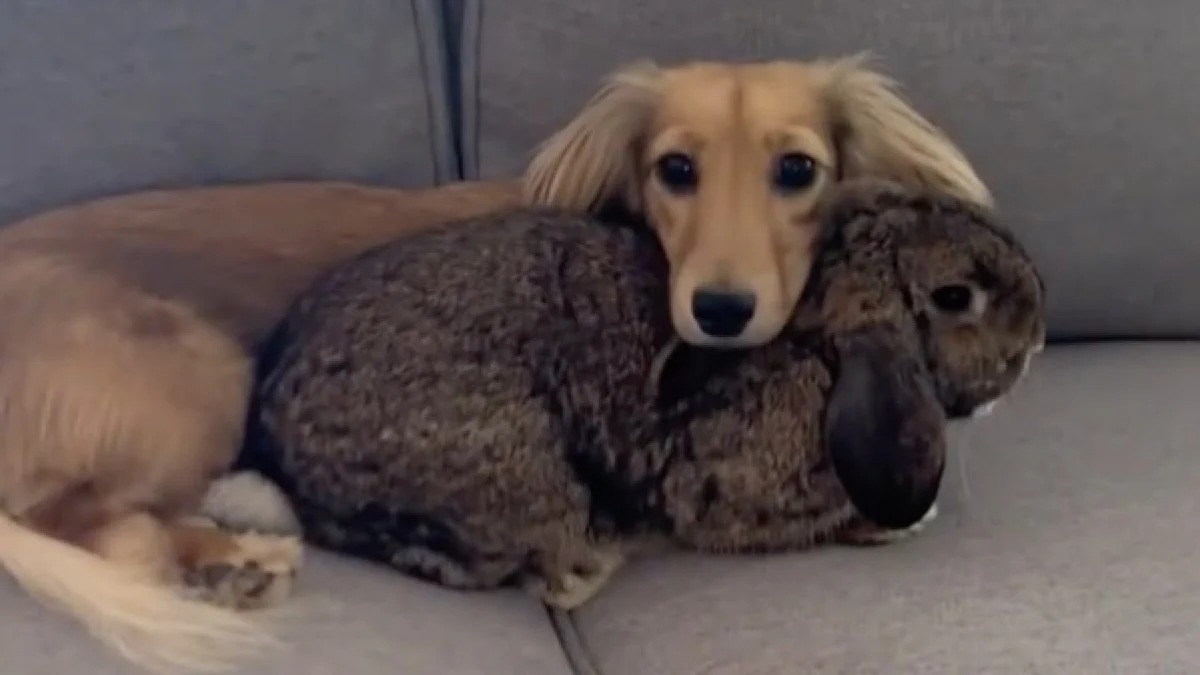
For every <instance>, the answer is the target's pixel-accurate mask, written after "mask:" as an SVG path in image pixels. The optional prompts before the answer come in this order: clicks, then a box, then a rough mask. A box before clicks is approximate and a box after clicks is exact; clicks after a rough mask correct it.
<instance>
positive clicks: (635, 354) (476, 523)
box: [247, 182, 1045, 607]
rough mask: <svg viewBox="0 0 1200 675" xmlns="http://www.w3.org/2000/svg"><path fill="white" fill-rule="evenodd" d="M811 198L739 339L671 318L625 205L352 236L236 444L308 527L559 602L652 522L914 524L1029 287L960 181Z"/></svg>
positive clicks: (1026, 334) (274, 366) (665, 538)
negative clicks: (772, 282)
mask: <svg viewBox="0 0 1200 675" xmlns="http://www.w3.org/2000/svg"><path fill="white" fill-rule="evenodd" d="M827 211H828V213H827V217H826V218H825V229H824V234H823V239H822V242H821V245H820V253H819V257H818V260H817V265H816V266H815V268H814V271H813V273H812V276H811V279H810V280H809V286H808V290H807V291H806V295H805V297H804V298H802V300H801V303H800V305H799V307H798V308H797V310H796V311H795V312H794V313H793V318H792V321H791V324H790V326H789V327H788V328H787V329H786V330H785V331H784V333H783V334H782V335H781V336H780V337H779V338H778V339H776V340H774V341H772V342H770V343H768V344H767V345H765V346H763V347H760V348H757V349H753V350H742V351H718V350H705V349H702V348H696V347H690V346H687V345H684V344H681V343H680V342H679V341H678V340H677V339H675V338H674V337H673V331H672V329H671V324H670V319H669V312H668V311H667V308H666V302H667V299H666V296H667V287H668V278H667V275H668V272H667V269H666V266H665V264H664V262H663V256H662V253H661V251H660V249H659V248H658V244H657V242H656V239H655V238H654V237H653V236H651V235H650V234H649V233H648V232H646V231H644V230H642V229H639V228H638V227H627V226H619V225H615V224H612V223H601V222H597V221H595V220H588V219H584V218H577V217H568V216H563V215H555V214H551V213H547V212H537V211H519V212H512V213H509V214H507V215H503V216H495V217H489V218H488V219H487V220H489V221H490V222H488V223H487V224H486V225H483V226H481V223H479V222H473V223H472V224H469V225H463V224H456V225H450V226H447V227H444V228H441V229H439V230H437V231H434V232H428V233H422V234H418V235H416V236H414V237H409V238H406V239H405V240H404V241H401V242H397V243H395V244H391V245H388V246H385V247H383V248H380V249H377V250H375V251H372V252H370V253H368V254H367V255H365V256H363V257H361V258H359V259H357V260H356V261H353V262H352V263H350V264H347V265H344V266H342V267H340V268H339V269H337V270H335V271H333V272H332V273H330V274H329V275H328V276H326V277H325V278H324V279H322V280H321V281H319V282H318V283H317V284H316V285H315V286H314V287H313V288H312V289H310V290H309V291H308V292H307V293H306V294H304V295H303V296H302V297H301V298H300V299H299V300H298V302H297V304H296V305H295V306H294V308H293V310H292V311H291V312H290V314H289V316H288V317H287V318H286V320H285V321H284V322H283V324H282V325H281V327H280V329H279V331H278V332H277V334H276V336H275V338H274V340H273V341H272V343H271V346H270V349H269V352H268V353H267V354H266V356H265V357H264V358H263V360H262V364H261V367H262V370H261V373H260V376H261V382H260V384H261V386H260V388H259V392H258V399H257V402H256V406H255V410H254V411H253V412H252V418H251V425H250V426H251V430H252V432H251V437H250V444H251V445H250V446H249V447H250V450H249V452H248V454H247V457H248V458H249V460H248V462H249V465H250V466H253V467H254V468H258V469H260V470H263V471H265V472H267V473H268V475H270V476H271V477H273V478H274V479H275V480H277V481H279V482H280V483H281V485H282V486H283V487H284V488H285V490H286V491H287V493H288V494H289V496H290V497H291V498H292V499H293V500H294V504H295V506H296V508H297V511H298V513H299V515H300V518H301V521H302V522H303V524H304V527H305V529H306V530H307V536H308V537H309V538H310V539H311V540H313V541H314V542H315V543H317V544H319V545H323V546H327V547H330V548H333V549H337V550H342V551H346V552H350V553H354V554H357V555H360V556H365V557H369V558H374V559H378V560H382V561H385V562H388V563H390V564H392V565H394V566H396V567H398V568H400V569H402V570H404V571H406V572H409V573H411V574H414V575H418V576H421V577H424V578H428V579H432V580H436V581H437V582H440V583H442V584H445V585H448V586H454V587H460V588H490V587H495V586H499V585H503V584H507V583H510V582H519V583H522V584H525V585H527V586H530V587H532V588H533V589H535V590H536V591H537V592H538V593H539V594H540V595H541V596H542V597H543V598H544V599H545V600H547V601H548V602H550V603H552V604H555V605H558V606H560V607H573V606H577V605H579V604H581V603H582V602H584V601H586V600H587V599H588V598H589V597H591V595H592V594H593V593H594V592H595V591H596V590H598V589H599V587H600V586H601V585H602V584H603V582H604V581H605V580H606V579H607V578H608V576H609V575H610V574H611V573H612V571H613V570H615V569H616V568H617V567H619V565H620V563H621V561H622V560H623V559H624V557H625V556H626V555H627V554H628V553H630V552H631V551H633V550H636V549H638V548H640V547H642V546H645V545H648V544H649V543H651V542H656V541H657V542H672V543H674V544H676V545H682V546H684V547H688V548H692V549H697V550H702V551H713V552H765V551H782V550H789V549H797V548H803V547H806V546H809V545H811V544H813V543H815V542H818V541H822V540H829V539H836V538H838V537H839V536H840V534H842V533H856V534H855V535H854V536H855V537H856V538H858V539H859V540H861V534H862V533H863V532H864V531H865V532H876V533H883V532H886V531H892V530H901V529H904V528H907V527H909V526H912V525H914V524H915V523H917V522H918V521H919V520H920V519H921V518H922V516H924V515H925V514H926V513H927V512H928V511H929V510H930V509H931V507H932V506H933V505H934V501H935V497H936V495H937V492H938V487H939V484H940V480H941V474H942V471H943V466H944V458H945V440H944V424H945V419H946V418H947V416H949V417H957V416H963V415H967V414H970V413H971V412H972V411H974V410H976V409H978V408H980V406H983V405H985V404H988V403H990V402H992V401H994V400H995V399H997V398H998V397H1000V396H1002V395H1004V394H1005V393H1006V392H1008V391H1009V390H1010V389H1011V387H1012V386H1013V385H1014V384H1015V383H1016V381H1017V380H1018V379H1019V378H1020V376H1021V375H1022V374H1023V373H1024V370H1025V368H1026V367H1027V365H1028V361H1029V359H1030V358H1031V356H1032V355H1033V354H1034V353H1035V352H1036V351H1037V349H1038V348H1040V345H1041V343H1042V341H1043V339H1044V330H1045V329H1044V323H1043V318H1042V307H1043V302H1044V299H1043V294H1044V288H1043V285H1042V281H1041V279H1040V277H1039V276H1038V273H1037V271H1036V269H1035V267H1034V264H1033V262H1032V261H1031V259H1030V258H1029V257H1028V256H1027V255H1026V254H1025V252H1024V251H1023V250H1022V248H1021V247H1020V245H1019V244H1018V243H1017V242H1016V241H1015V240H1014V238H1013V237H1012V236H1011V235H1010V234H1008V233H1007V232H1006V231H1004V230H1002V229H1000V228H998V227H997V226H996V225H995V224H993V223H992V222H991V216H990V214H989V213H987V212H984V211H982V210H979V209H978V208H977V207H973V206H970V205H968V204H966V203H965V202H961V201H956V200H953V199H951V198H949V197H943V196H936V195H932V194H926V193H911V192H904V191H902V190H901V189H900V188H898V187H895V186H893V185H890V184H881V183H874V182H872V183H860V184H847V187H846V188H845V190H844V191H843V193H842V194H841V196H840V197H838V198H837V199H836V201H835V202H834V203H833V204H832V205H831V206H830V207H829V208H828V210H827ZM948 285H958V286H959V288H957V289H951V290H946V289H945V288H944V287H946V286H948ZM935 288H941V289H942V290H940V291H938V292H937V293H933V292H934V289H935ZM955 293H957V294H958V296H959V297H957V299H956V298H955V297H953V296H954V294H955ZM964 293H965V294H966V295H965V296H964V295H963V294H964ZM931 294H932V295H931ZM935 296H936V297H939V298H940V302H942V303H943V304H944V305H947V306H949V307H955V305H956V304H957V305H958V306H959V307H960V308H962V311H961V312H959V313H953V312H947V311H945V310H939V309H937V304H936V303H935V300H934V299H932V298H933V297H935ZM964 298H965V300H966V301H967V302H966V303H965V305H964V303H963V302H962V301H963V300H964Z"/></svg>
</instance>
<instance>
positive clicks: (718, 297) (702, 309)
mask: <svg viewBox="0 0 1200 675" xmlns="http://www.w3.org/2000/svg"><path fill="white" fill-rule="evenodd" d="M755 302H756V301H755V297H754V294H753V293H745V292H742V291H733V290H724V289H722V290H717V289H711V288H707V289H706V288H701V289H698V290H697V291H696V292H695V293H693V294H692V316H693V317H695V319H696V324H697V325H698V326H700V330H702V331H704V332H705V333H706V334H707V335H709V336H710V337H715V338H731V337H737V336H738V335H740V334H741V332H742V331H743V330H745V329H746V325H747V324H748V323H750V319H751V318H753V317H754V305H755Z"/></svg>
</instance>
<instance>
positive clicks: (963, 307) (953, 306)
mask: <svg viewBox="0 0 1200 675" xmlns="http://www.w3.org/2000/svg"><path fill="white" fill-rule="evenodd" d="M930 297H931V298H932V299H933V304H935V305H937V308H938V309H940V310H941V311H943V312H945V313H947V314H963V313H965V312H967V311H969V310H970V309H971V307H972V305H973V304H974V302H973V301H974V299H975V292H974V291H972V290H971V287H970V286H966V285H963V284H949V285H946V286H939V287H938V288H935V289H933V292H932V293H930Z"/></svg>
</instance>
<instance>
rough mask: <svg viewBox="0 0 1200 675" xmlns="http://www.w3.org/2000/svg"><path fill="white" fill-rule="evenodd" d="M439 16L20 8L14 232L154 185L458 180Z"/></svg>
mask: <svg viewBox="0 0 1200 675" xmlns="http://www.w3.org/2000/svg"><path fill="white" fill-rule="evenodd" d="M438 6H439V3H437V2H435V1H433V0H414V1H413V2H393V1H392V0H355V2H354V3H352V5H345V4H343V3H336V2H335V3H330V2H324V1H323V0H255V1H254V2H244V1H243V0H205V1H204V2H192V1H191V0H88V1H87V2H40V1H38V0H6V1H5V2H2V3H0V102H2V104H0V105H2V107H0V109H2V110H3V113H2V116H0V223H6V222H11V221H13V220H15V219H16V218H18V217H20V216H24V215H28V214H30V213H33V212H36V211H40V210H44V209H47V208H50V207H53V206H59V205H62V204H65V203H69V202H76V201H81V200H84V199H88V198H91V197H95V196H100V195H108V194H113V193H118V192H126V191H132V190H138V189H145V188H151V187H168V186H184V185H194V184H202V183H214V182H243V181H253V180H284V179H322V178H326V179H340V180H357V181H363V182H370V183H380V184H388V185H402V186H410V185H425V184H430V183H434V182H438V181H440V180H445V179H448V178H450V177H451V176H452V175H455V173H456V170H455V168H454V166H453V165H454V160H453V156H452V155H453V141H452V139H451V138H450V135H451V134H452V130H451V123H450V119H449V116H448V114H447V111H446V105H447V102H446V96H445V94H446V89H445V73H444V72H441V71H442V69H444V67H445V63H444V58H441V57H442V56H444V46H443V44H442V42H441V40H440V37H441V33H440V26H439V24H438V20H439V18H440V14H439V12H438V10H439V7H438ZM351 7H352V8H351ZM418 33H420V35H419V34H418ZM426 70H428V71H430V72H426Z"/></svg>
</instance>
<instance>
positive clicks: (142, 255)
mask: <svg viewBox="0 0 1200 675" xmlns="http://www.w3.org/2000/svg"><path fill="white" fill-rule="evenodd" d="M865 175H874V176H878V177H881V178H885V179H890V180H893V181H896V182H898V183H901V184H909V185H915V186H920V187H933V188H937V189H940V190H944V191H946V192H947V193H950V194H953V195H956V196H959V197H963V198H966V199H969V200H973V201H976V202H980V203H987V204H990V202H991V196H990V194H989V193H988V190H987V189H986V188H985V186H984V185H983V183H982V181H981V180H980V178H979V177H978V176H977V175H976V173H975V171H974V170H973V169H972V167H971V165H970V164H969V162H968V161H967V159H966V158H965V156H964V154H963V153H962V152H961V151H960V150H959V149H958V148H957V147H956V146H955V145H954V143H952V142H951V140H950V139H949V138H948V137H947V135H946V134H945V133H944V132H943V131H941V130H940V129H939V128H938V127H937V126H935V125H934V124H933V123H932V122H930V121H929V120H927V119H926V118H925V117H923V116H922V115H921V114H919V113H918V112H916V111H915V110H914V109H913V108H912V107H911V106H910V105H909V104H908V103H907V102H905V101H904V100H903V99H902V97H901V95H900V93H899V90H898V87H897V85H896V84H895V83H894V82H893V81H892V80H890V79H889V78H887V77H885V76H884V75H882V74H880V73H879V72H877V71H875V70H873V69H872V68H870V67H869V64H868V63H867V61H866V59H865V57H859V56H856V57H848V58H840V59H828V60H817V61H809V62H759V63H743V64H733V63H687V64H682V65H677V66H672V67H660V66H657V65H654V64H649V63H638V64H633V65H631V66H628V67H626V68H622V69H619V70H617V71H615V72H614V73H612V74H611V75H610V76H609V77H607V78H606V79H605V81H604V82H603V84H602V86H601V87H600V88H599V90H598V91H597V92H596V93H595V95H594V96H593V97H592V98H591V100H589V101H588V102H586V104H585V105H584V106H583V108H582V110H580V111H578V114H577V115H576V116H575V117H574V119H572V120H571V121H569V122H568V123H567V124H566V125H565V126H564V127H562V128H561V129H560V130H559V131H557V132H556V133H554V134H552V135H551V136H550V137H549V138H548V139H547V140H546V141H545V142H544V143H543V144H541V145H540V146H539V147H538V148H537V149H536V151H535V153H534V155H533V157H532V159H531V162H530V164H529V167H528V170H527V171H526V173H525V174H524V176H522V177H521V179H520V180H514V181H478V182H468V183H461V184H455V185H450V186H444V187H437V188H428V189H420V190H393V189H384V188H369V187H364V186H356V185H349V184H341V183H272V184H263V185H250V186H220V187H203V188H190V189H181V190H164V191H153V192H144V193H139V194H132V195H126V196H119V197H111V198H107V199H101V200H97V201H93V202H90V203H86V204H81V205H76V206H72V207H66V208H62V209H59V210H55V211H50V212H48V213H45V214H42V215H39V216H35V217H32V218H29V219H27V220H25V221H23V222H20V223H17V224H14V225H11V226H9V227H7V228H4V229H3V230H2V231H0V511H2V513H0V566H3V567H4V568H5V569H6V570H7V571H8V572H9V573H10V574H11V575H12V576H13V577H15V578H16V580H17V581H18V583H20V584H21V585H22V586H23V587H25V588H27V589H28V590H29V591H31V592H32V593H34V594H35V595H36V596H38V597H40V598H43V599H45V600H46V601H47V602H49V603H51V604H54V605H57V606H59V607H62V608H63V609H65V610H66V611H67V612H68V613H69V614H71V615H73V616H75V617H76V618H78V619H79V620H80V621H81V622H82V623H83V624H84V625H86V626H87V627H88V628H90V629H91V631H92V632H93V633H94V634H95V635H96V636H97V637H99V638H100V639H102V640H103V641H105V642H107V643H108V644H110V645H111V646H113V647H114V648H116V649H117V650H118V651H119V652H120V653H121V654H123V655H125V656H126V657H128V658H129V659H131V660H132V661H134V662H136V663H139V664H141V665H144V666H147V667H150V668H174V669H191V670H199V669H209V668H212V667H220V666H223V665H227V664H231V663H235V662H237V661H238V660H240V659H241V658H243V657H245V656H247V655H250V654H254V653H259V652H261V651H262V650H263V648H264V646H265V645H267V644H269V643H270V642H271V636H270V635H269V632H268V631H267V629H266V628H265V627H264V626H263V625H262V624H261V623H260V622H258V621H256V620H253V618H252V616H251V615H249V614H247V613H245V612H242V611H238V610H248V609H254V608H261V607H268V606H273V605H276V604H278V603H279V602H281V601H282V600H283V598H284V597H286V596H287V595H288V593H289V592H290V586H291V582H292V578H293V576H294V575H295V573H296V570H297V569H298V568H299V566H300V564H301V547H300V544H299V541H298V539H296V538H295V537H291V536H282V535H280V536H275V535H271V534H263V533H258V534H253V533H239V531H238V530H236V529H234V528H232V527H229V526H228V525H227V524H218V523H217V522H214V521H213V520H212V519H205V518H202V517H200V516H201V511H202V510H203V509H202V506H203V504H204V498H205V494H206V491H207V490H209V489H210V488H211V487H212V484H213V481H214V479H216V478H217V477H219V476H222V475H223V474H225V473H226V472H227V471H228V470H229V468H230V467H231V466H232V465H233V463H234V461H235V458H236V456H237V453H238V451H239V447H240V445H241V442H242V433H243V425H244V417H245V413H246V404H247V399H248V396H249V387H250V381H251V370H252V362H253V359H254V356H255V353H256V350H257V349H258V347H259V345H260V342H261V341H262V340H263V339H264V338H265V336H266V335H267V334H268V333H269V331H270V330H271V328H272V327H273V326H274V324H275V323H276V321H277V320H278V319H279V318H280V317H281V316H282V314H283V313H284V311H285V310H286V309H287V307H288V305H289V303H290V301H291V300H292V298H293V297H294V296H295V295H296V294H298V293H299V291H300V290H301V289H303V288H304V287H305V286H307V285H308V284H309V283H311V282H312V281H313V280H314V279H315V278H316V277H317V276H319V275H320V274H322V273H323V272H324V271H326V270H327V269H329V268H330V267H331V266H333V265H335V264H337V263H338V262H340V261H342V260H346V259H348V258H350V257H352V256H355V255H358V254H360V253H362V252H363V251H365V250H367V249H369V248H372V247H374V246H376V245H379V244H382V243H383V242H385V241H387V240H390V239H393V238H396V237H399V236H402V235H404V234H405V233H409V232H414V231H417V230H420V229H424V228H427V227H431V226H434V225H436V224H438V223H442V222H446V221H450V220H457V219H462V218H468V217H473V216H477V215H481V214H484V213H488V212H492V211H495V210H500V209H505V208H510V207H513V206H517V205H532V206H543V207H551V208H559V209H563V210H566V211H574V212H591V211H597V210H601V209H609V208H614V209H621V210H623V211H625V212H627V213H628V214H629V215H630V217H634V218H640V219H642V220H644V221H645V223H646V224H647V225H648V226H649V227H650V228H651V229H652V231H653V232H655V233H656V234H657V236H658V237H659V238H660V240H661V241H662V243H663V247H664V249H665V251H666V253H667V257H668V262H669V266H670V271H671V278H670V287H671V298H672V301H671V313H672V322H673V324H674V327H675V329H676V330H677V332H678V333H679V336H680V337H681V338H682V339H684V340H686V341H688V342H691V343H693V344H697V345H707V346H713V347H720V348H747V347H753V346H756V345H761V344H763V343H764V342H767V341H769V340H770V339H772V338H773V337H774V336H775V335H776V334H777V333H778V332H779V331H780V330H781V328H782V327H783V325H784V324H785V321H786V318H787V315H788V312H789V308H790V307H792V306H793V305H794V304H795V301H796V299H797V297H798V296H799V295H800V293H801V292H802V290H803V287H804V279H805V277H806V276H807V274H808V270H809V267H810V265H811V261H812V255H813V251H812V248H813V244H814V240H815V237H816V234H817V220H818V216H817V214H818V211H819V209H820V208H821V206H822V204H823V203H824V201H825V200H826V199H827V195H828V194H829V193H830V192H831V188H832V185H833V184H834V183H836V182H838V181H840V180H843V179H846V178H849V177H857V176H865ZM230 498H232V499H234V501H235V502H236V499H237V495H236V494H235V495H233V496H232V497H230ZM250 498H253V496H250ZM210 515H211V514H210ZM180 588H183V589H186V590H187V593H180V592H179V589H180Z"/></svg>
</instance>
